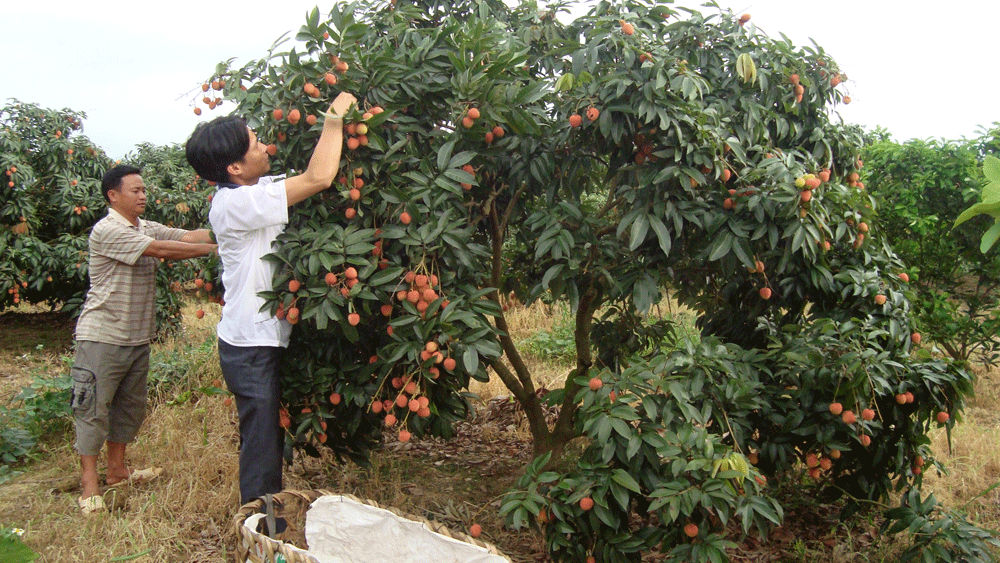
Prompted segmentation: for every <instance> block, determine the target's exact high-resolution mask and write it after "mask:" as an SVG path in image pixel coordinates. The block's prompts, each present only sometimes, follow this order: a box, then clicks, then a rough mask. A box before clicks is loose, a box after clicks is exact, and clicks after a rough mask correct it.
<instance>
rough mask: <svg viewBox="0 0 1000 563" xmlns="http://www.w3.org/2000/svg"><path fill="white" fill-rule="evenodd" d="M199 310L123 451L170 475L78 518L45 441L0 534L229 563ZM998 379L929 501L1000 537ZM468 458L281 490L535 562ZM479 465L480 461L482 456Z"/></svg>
mask: <svg viewBox="0 0 1000 563" xmlns="http://www.w3.org/2000/svg"><path fill="white" fill-rule="evenodd" d="M195 308H196V307H195V306H188V307H186V308H185V310H184V313H185V328H184V330H183V331H182V332H181V333H179V334H178V335H177V336H175V337H174V338H172V339H169V340H167V341H165V342H161V343H158V344H157V345H156V347H157V354H160V355H161V356H164V357H170V355H171V354H174V355H185V354H187V355H191V354H195V357H191V358H189V360H190V363H191V365H193V366H196V367H195V369H194V370H192V371H191V372H190V373H188V374H187V375H186V379H185V381H184V383H183V384H182V385H180V386H178V387H176V388H174V390H173V391H172V393H171V394H168V395H164V396H161V397H157V398H156V400H157V404H156V406H155V408H153V409H151V411H150V413H149V417H148V419H147V421H146V424H145V425H144V426H143V430H142V431H141V433H140V436H139V439H138V440H137V441H136V443H135V444H133V445H132V446H130V448H129V450H128V461H129V463H130V464H131V465H132V466H134V467H145V466H149V465H159V466H163V467H165V468H166V474H165V475H164V477H163V478H161V479H159V480H157V481H154V482H152V483H148V484H145V485H141V486H136V487H133V488H132V489H131V490H129V491H128V496H127V499H126V501H125V507H124V509H122V510H119V511H114V512H111V513H108V514H103V515H99V516H97V517H95V518H90V519H85V518H82V517H81V516H80V514H79V509H78V508H77V507H76V504H75V499H76V497H77V495H78V494H79V491H78V485H77V483H76V481H77V479H78V460H77V456H76V455H75V453H74V452H73V450H72V438H71V436H69V435H67V436H59V437H56V438H54V439H51V440H49V441H48V442H46V443H45V444H44V447H43V448H42V451H41V453H40V454H39V455H38V457H37V459H36V460H35V461H33V462H32V463H31V464H29V465H28V466H27V467H26V468H25V469H26V471H25V473H24V474H23V475H21V476H19V477H17V478H15V479H14V480H12V481H11V482H8V483H7V484H5V485H3V486H0V515H4V516H2V517H0V526H3V525H12V526H17V527H21V528H24V529H26V530H27V534H26V536H25V538H24V539H25V541H26V543H27V544H28V545H29V546H30V547H31V548H32V549H34V550H35V551H37V552H38V553H39V554H40V555H41V557H40V559H39V560H38V561H39V562H40V563H62V562H76V561H80V562H84V561H85V562H88V563H90V562H94V561H112V560H119V561H124V560H128V561H134V562H137V563H153V562H157V563H158V562H165V561H184V562H204V563H222V562H231V561H233V549H234V547H235V536H234V534H233V533H232V530H231V528H230V523H231V521H232V518H233V516H234V515H235V513H236V511H237V509H238V490H237V465H238V463H237V447H238V434H237V429H236V415H235V411H234V409H233V407H231V406H228V405H226V404H225V396H224V395H206V394H205V393H203V392H202V391H201V388H202V387H207V386H210V385H211V384H212V382H213V380H216V379H220V378H221V377H220V374H219V369H218V363H217V356H216V354H215V352H214V350H213V349H211V348H209V349H208V351H207V352H203V351H201V349H199V348H192V344H196V343H199V342H203V341H205V340H206V339H209V340H214V326H215V323H216V322H217V321H218V314H219V312H218V309H217V307H215V306H211V307H207V308H206V312H207V314H206V316H205V318H204V319H201V320H198V319H195V317H194V314H193V313H194V309H195ZM567 314H568V313H567V312H566V310H565V309H562V310H560V309H559V308H558V307H556V308H551V307H549V306H547V305H544V304H540V303H536V304H534V305H532V306H531V307H527V308H525V307H521V306H515V307H512V308H511V309H510V310H509V311H508V316H507V318H508V322H509V324H510V327H511V334H512V336H513V338H514V340H515V342H523V341H525V340H526V339H528V338H529V337H530V336H531V335H534V334H537V333H538V332H539V331H540V330H548V331H551V330H554V329H556V328H558V327H559V326H560V324H561V323H565V322H566V318H565V315H567ZM660 314H663V315H667V314H670V315H674V316H675V318H681V319H683V318H684V315H686V314H687V313H686V312H685V311H684V310H683V309H680V308H677V307H676V305H675V304H669V303H664V304H661V306H660ZM192 350H193V351H192ZM21 353H22V354H23V353H24V352H23V351H22V352H21ZM15 356H16V354H13V355H12V354H10V353H9V352H8V351H7V350H6V349H5V350H4V353H2V354H0V357H3V358H4V359H3V360H0V361H7V362H9V363H11V365H17V362H18V361H21V363H22V364H24V365H22V366H21V368H20V369H21V371H22V372H24V373H28V372H31V373H39V370H42V371H44V370H55V371H58V370H60V369H64V368H65V360H64V359H60V358H59V356H58V354H56V353H55V352H54V351H52V352H48V351H46V354H41V353H36V354H35V356H34V357H33V358H34V359H32V358H29V360H31V361H32V362H35V363H31V362H29V361H28V360H23V361H22V360H16V358H15ZM526 361H527V362H528V366H529V368H530V369H531V370H532V373H533V374H535V379H536V382H537V384H538V385H540V386H542V385H544V386H546V387H549V388H555V387H558V386H561V385H562V380H563V378H564V377H565V376H566V374H567V372H568V370H569V366H567V365H565V364H561V363H560V362H555V361H552V360H551V359H549V358H539V357H532V356H530V355H528V356H526ZM25 362H27V363H25ZM40 366H41V367H40ZM44 366H47V367H44ZM10 379H11V380H13V378H10ZM21 379H23V375H22V376H21ZM998 380H1000V373H998V372H983V373H980V374H979V383H978V385H977V393H978V395H977V397H976V398H975V399H974V400H973V401H972V402H971V404H970V406H969V408H968V409H967V411H966V414H965V419H964V421H963V422H962V423H961V424H959V425H958V426H957V427H956V429H955V431H954V432H953V433H952V436H951V444H952V449H951V451H950V453H949V449H948V441H947V436H946V435H945V433H944V432H943V431H941V432H937V433H935V435H934V436H933V438H934V443H933V448H934V451H935V453H936V456H937V457H938V458H939V459H940V460H942V461H944V462H945V464H946V465H947V466H948V467H949V470H950V474H949V475H947V476H939V475H937V474H936V472H935V471H933V470H928V474H927V475H926V477H925V487H926V489H927V490H928V491H933V492H934V493H935V495H936V497H937V498H938V500H939V501H941V502H942V503H943V504H944V505H945V506H947V507H950V508H955V507H960V506H962V505H964V504H966V503H968V511H969V515H970V518H971V519H973V520H974V521H976V522H978V523H980V524H981V525H984V526H986V527H992V528H997V527H1000V510H998V504H997V499H998V491H997V490H993V491H991V492H989V493H987V494H985V495H982V496H978V495H981V494H982V493H983V491H985V490H986V489H988V488H989V487H991V486H992V485H993V484H994V483H996V482H997V481H998V480H1000V448H997V446H996V445H997V443H998V441H1000V424H998V423H1000V385H998V384H997V383H998ZM4 383H5V381H3V380H0V398H2V397H4V395H3V393H4V392H8V393H9V392H10V388H11V387H10V386H9V385H4ZM472 390H473V391H474V392H476V393H478V394H479V395H480V396H481V397H482V398H484V399H490V398H494V397H498V396H503V395H507V394H508V392H507V390H506V388H504V387H503V386H502V385H501V384H500V383H499V382H495V381H491V382H490V383H488V384H478V383H477V384H475V385H474V387H473V389H472ZM8 396H9V395H8ZM473 431H474V432H477V433H479V435H478V436H473V437H471V438H465V439H468V440H472V441H475V440H480V441H481V440H483V438H484V437H486V438H490V439H491V440H498V441H503V440H510V441H511V442H512V443H516V441H517V440H518V439H523V438H524V437H525V436H524V434H523V433H520V434H517V435H513V436H512V435H511V433H509V432H508V431H507V430H505V429H503V428H487V427H483V428H476V429H474V430H473ZM471 447H474V443H472V442H470V443H468V444H466V443H463V442H459V444H458V445H454V444H437V443H429V442H425V443H423V444H421V441H415V442H411V443H410V444H406V445H402V444H393V443H389V444H388V447H387V449H386V450H384V451H381V452H378V453H376V454H375V455H374V456H373V459H372V466H371V468H369V469H367V470H365V469H362V468H359V467H357V466H353V465H347V466H344V465H340V464H338V463H337V462H336V461H335V460H334V459H332V458H330V457H324V458H320V459H313V458H305V457H303V456H298V457H297V458H296V461H295V463H294V464H293V466H292V467H291V468H288V469H286V472H285V487H286V488H288V489H316V488H329V489H332V490H338V491H344V492H349V493H352V494H355V495H358V496H360V497H363V498H369V499H373V500H375V501H377V502H379V503H382V504H385V505H389V506H395V507H398V508H400V509H401V510H404V511H408V512H411V513H414V514H420V515H425V516H428V517H432V518H437V519H440V520H444V521H447V522H448V523H449V524H451V525H452V526H453V527H455V528H456V529H461V527H462V526H464V525H467V524H468V523H469V522H470V521H472V520H476V521H478V522H480V523H481V524H483V527H484V529H485V530H487V532H486V534H485V535H487V536H488V538H487V539H488V540H489V541H493V542H494V543H496V544H497V545H498V546H500V548H501V549H502V550H504V551H506V552H508V553H509V554H511V555H512V556H514V558H515V560H526V559H527V556H529V555H530V556H534V555H537V554H538V553H539V552H540V551H541V546H540V542H539V539H538V537H537V536H536V535H534V534H531V533H521V534H515V533H513V532H509V531H507V530H505V529H504V528H503V526H502V522H501V521H500V520H499V517H498V514H497V505H496V499H497V498H498V495H499V494H501V493H502V492H503V490H504V489H505V488H506V487H507V486H509V485H510V483H511V479H512V475H510V474H507V475H504V474H503V473H502V472H500V471H499V470H498V473H496V474H495V475H494V474H490V475H484V474H483V471H482V466H481V465H477V463H480V462H479V461H478V460H477V456H476V455H475V454H474V453H470V452H471V450H470V448H471ZM449 449H452V450H454V455H448V454H444V453H442V452H444V451H446V450H449ZM479 457H483V458H484V459H487V460H488V459H489V454H485V455H483V456H479ZM484 477H485V478H484ZM977 496H978V498H977ZM839 541H840V542H841V543H840V544H838V545H837V546H835V548H834V554H836V553H841V554H842V555H838V556H837V557H835V559H836V560H838V561H855V560H859V561H860V560H873V561H893V560H894V559H893V557H892V555H888V556H887V555H884V554H882V553H873V552H871V551H868V552H867V554H866V555H862V554H863V553H864V550H863V549H861V548H860V547H858V546H855V545H853V544H851V545H848V544H850V543H851V541H852V538H850V537H847V538H846V539H844V538H843V537H841V538H840V540H839ZM869 547H870V546H869ZM882 549H883V550H884V549H886V545H883V546H882ZM894 549H898V546H897V547H895V548H894ZM838 550H839V552H838ZM890 552H891V550H890ZM803 553H805V552H803ZM845 553H846V554H848V555H843V554H845ZM816 555H819V557H820V558H823V557H824V554H819V553H812V556H810V557H811V558H815V556H816ZM825 555H827V556H829V555H830V554H829V553H826V554H825ZM859 557H860V558H859ZM791 560H804V559H789V561H791Z"/></svg>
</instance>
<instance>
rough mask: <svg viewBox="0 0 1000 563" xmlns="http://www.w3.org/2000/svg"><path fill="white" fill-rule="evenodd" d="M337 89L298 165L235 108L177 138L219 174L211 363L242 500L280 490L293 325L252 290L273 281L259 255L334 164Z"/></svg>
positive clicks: (200, 168)
mask: <svg viewBox="0 0 1000 563" xmlns="http://www.w3.org/2000/svg"><path fill="white" fill-rule="evenodd" d="M356 101H357V100H355V98H354V96H352V95H351V94H348V93H346V92H344V93H341V94H339V95H338V96H337V97H336V99H334V101H333V103H332V104H331V105H330V109H329V111H328V112H327V114H326V118H325V121H324V123H323V132H322V133H321V135H320V138H319V140H318V141H317V143H316V148H315V149H313V154H312V156H311V157H310V159H309V164H308V166H307V167H306V170H305V172H303V173H302V174H300V175H297V176H291V177H287V178H277V177H271V176H265V174H267V173H268V172H269V171H270V161H269V159H268V156H267V145H266V144H264V143H262V142H261V141H260V140H259V139H258V138H257V135H256V134H255V133H254V132H253V131H251V130H250V129H249V128H248V127H247V125H246V122H245V121H244V120H243V119H242V118H239V117H236V116H226V117H220V118H217V119H215V120H213V121H210V122H207V123H200V124H199V125H198V127H196V128H195V130H194V133H192V134H191V137H190V138H189V139H188V141H187V145H186V147H185V150H186V156H187V160H188V163H190V164H191V166H192V167H193V168H194V169H195V171H196V172H197V173H198V174H199V175H200V176H201V177H202V178H204V179H206V180H209V181H213V182H216V183H218V185H219V190H218V192H216V194H215V195H214V196H213V199H212V208H211V210H210V211H209V215H208V220H209V222H210V223H211V225H212V231H213V232H214V234H215V237H216V240H217V242H218V243H219V256H220V257H221V258H222V283H223V286H224V287H225V296H224V300H225V305H224V306H223V308H222V320H221V321H220V322H219V325H218V335H219V362H220V364H221V365H222V374H223V377H224V378H225V380H226V386H227V387H228V388H229V390H230V391H231V392H232V393H233V395H234V396H235V398H236V408H237V412H238V415H239V424H240V502H241V504H242V503H247V502H249V501H251V500H254V499H255V498H258V497H260V496H263V495H264V494H266V493H277V492H279V491H281V488H282V486H281V471H282V452H283V444H284V435H283V430H282V428H281V426H280V422H279V411H280V408H281V403H280V400H281V382H280V378H279V373H278V359H279V355H280V351H281V349H282V348H286V347H287V346H288V340H289V336H290V335H291V325H290V324H289V323H288V322H287V321H285V320H279V319H277V318H275V317H273V316H272V315H271V314H270V313H268V312H261V311H260V309H261V306H262V305H263V304H264V300H263V299H262V298H261V297H259V296H258V293H260V292H262V291H269V290H271V289H272V285H271V284H272V280H273V278H274V265H273V264H272V263H270V262H267V261H265V260H264V259H263V257H264V256H265V255H267V254H269V253H270V252H271V251H272V244H273V243H274V240H275V239H276V238H277V236H278V235H279V234H281V232H282V231H284V229H285V225H286V224H287V223H288V207H289V206H291V205H294V204H296V203H298V202H300V201H302V200H304V199H306V198H308V197H310V196H312V195H315V194H317V193H319V192H321V191H323V190H325V189H327V188H329V187H330V186H331V185H332V184H333V182H334V180H335V178H336V175H337V171H338V170H339V168H340V155H341V149H342V148H343V145H344V131H343V125H344V120H343V115H344V113H345V112H347V110H348V109H350V107H351V106H352V105H353V104H355V103H356Z"/></svg>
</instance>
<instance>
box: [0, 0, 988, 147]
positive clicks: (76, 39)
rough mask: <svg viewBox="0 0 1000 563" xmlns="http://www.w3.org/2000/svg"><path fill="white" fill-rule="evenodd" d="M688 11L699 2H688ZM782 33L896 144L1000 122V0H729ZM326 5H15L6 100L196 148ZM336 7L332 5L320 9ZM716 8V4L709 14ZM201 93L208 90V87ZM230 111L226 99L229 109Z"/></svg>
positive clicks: (109, 142)
mask: <svg viewBox="0 0 1000 563" xmlns="http://www.w3.org/2000/svg"><path fill="white" fill-rule="evenodd" d="M676 4H677V5H685V6H694V7H697V6H699V5H700V4H701V2H697V1H690V0H682V1H678V2H677V3H676ZM719 4H720V5H721V6H723V7H729V8H732V9H733V11H734V12H736V13H749V14H751V16H752V21H753V23H754V24H755V25H757V26H758V28H760V29H761V30H763V31H764V32H766V33H767V34H768V35H771V36H774V37H779V33H784V34H785V35H787V36H788V37H789V38H790V39H791V40H792V41H794V42H795V43H796V44H797V45H804V44H808V42H809V40H810V38H812V39H814V40H815V41H816V42H817V43H818V44H819V45H821V46H822V47H823V48H824V49H825V50H826V51H827V53H828V54H829V55H831V56H832V57H833V58H834V59H836V60H837V62H838V64H839V65H840V68H841V70H842V71H843V72H845V73H846V74H847V75H848V77H849V80H848V82H847V83H845V84H843V85H842V86H841V88H842V89H845V90H846V91H847V92H849V94H850V96H851V97H852V98H853V102H852V103H851V105H849V106H841V107H840V108H839V111H840V115H841V116H842V117H843V118H844V120H845V121H847V122H849V123H858V124H861V125H864V126H866V127H868V128H874V127H875V126H878V125H881V126H883V127H885V128H886V129H888V130H889V131H890V132H891V133H892V135H893V137H894V138H896V139H897V140H900V141H903V140H906V139H910V138H929V137H932V138H946V139H958V138H960V137H974V136H976V134H977V129H978V127H979V126H989V125H990V124H991V123H993V122H995V121H1000V63H998V62H997V60H998V59H997V56H996V55H997V52H998V47H997V45H998V43H997V40H996V37H997V35H996V32H995V29H996V26H997V25H998V24H997V22H1000V2H996V1H993V0H952V1H950V2H934V3H932V2H928V1H923V0H910V1H906V2H903V1H899V0H866V1H863V2H862V1H857V0H838V1H837V2H818V1H815V0H812V1H802V0H797V1H789V0H746V1H743V2H735V1H732V0H719ZM315 5H317V2H316V0H279V1H273V0H272V1H268V2H262V1H258V0H241V1H240V2H237V3H235V4H230V3H228V2H204V1H198V2H189V1H188V0H174V1H172V2H148V3H147V2H142V1H136V0H130V1H128V2H125V1H121V0H110V1H104V0H97V1H94V2H80V1H79V0H72V1H68V0H54V1H53V0H49V1H44V2H18V3H16V4H14V5H9V6H5V7H4V8H3V12H2V17H3V22H4V29H3V32H2V33H0V70H2V72H0V103H3V104H6V103H7V101H8V100H9V99H10V98H16V99H18V100H21V101H23V102H33V103H37V104H38V105H40V106H42V107H45V108H50V109H61V108H70V109H74V110H79V111H84V112H86V113H87V119H86V120H85V121H84V134H86V135H87V136H88V137H90V138H91V139H92V140H93V141H94V142H95V143H96V144H98V145H99V146H101V147H103V148H104V149H105V150H106V151H108V153H109V155H110V156H111V157H113V158H118V157H121V156H124V155H125V154H126V153H128V152H129V151H131V150H132V148H133V147H134V146H135V145H136V144H138V143H141V142H151V143H154V144H159V145H163V144H169V143H182V142H184V140H185V139H186V138H187V135H188V134H190V132H191V130H192V129H193V128H194V126H195V124H196V123H197V122H198V121H199V120H201V119H206V118H211V117H214V116H216V115H220V110H216V111H213V112H209V111H205V112H204V113H203V114H202V117H200V118H199V117H196V116H195V115H194V113H193V112H192V105H191V102H192V99H193V98H194V92H195V89H196V88H198V86H199V85H200V83H201V80H202V79H204V78H205V77H207V76H209V75H210V74H211V73H212V72H213V70H214V68H215V65H216V63H218V62H220V61H223V60H226V59H229V58H233V57H235V58H236V60H237V63H243V62H246V61H249V60H251V59H254V58H260V57H262V56H264V55H265V54H266V52H267V49H268V48H269V47H270V46H271V44H272V43H273V42H274V40H275V39H277V38H278V37H279V36H280V35H281V34H282V33H284V32H286V31H293V35H294V30H297V29H298V27H299V26H300V25H301V24H302V23H303V21H304V20H305V14H306V13H307V12H308V11H309V10H310V9H311V8H312V7H313V6H315ZM319 5H320V10H321V11H323V12H326V11H328V8H329V6H331V5H332V4H331V3H329V2H323V3H320V4H319ZM700 10H701V11H702V12H703V13H710V12H712V11H714V8H700ZM199 97H200V95H199ZM224 108H225V106H223V109H224Z"/></svg>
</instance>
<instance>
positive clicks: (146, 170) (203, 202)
mask: <svg viewBox="0 0 1000 563" xmlns="http://www.w3.org/2000/svg"><path fill="white" fill-rule="evenodd" d="M85 117H86V116H85V115H84V114H83V113H80V112H75V111H72V110H68V109H65V110H58V111H57V110H49V109H44V108H40V107H38V106H37V105H35V104H28V103H22V102H19V101H17V100H11V101H10V103H9V104H8V105H6V106H4V107H3V108H0V169H2V171H3V180H2V182H0V308H6V307H10V306H12V305H18V304H21V303H41V304H46V305H49V306H54V307H57V308H59V309H60V310H62V311H65V312H69V313H72V314H77V313H78V312H79V307H80V306H81V305H83V298H84V296H85V294H86V291H87V288H88V287H89V284H90V280H89V277H88V270H87V260H88V256H87V238H88V237H89V236H90V229H91V227H93V225H94V223H96V222H97V221H98V220H100V219H101V218H103V217H104V215H105V214H106V213H107V204H106V203H105V202H104V198H103V197H102V196H101V189H100V184H101V177H102V176H103V175H104V173H105V172H106V171H107V170H108V169H109V168H110V167H111V166H114V164H115V163H114V162H112V160H111V159H110V158H108V156H107V155H106V154H105V152H104V151H103V150H102V149H101V148H100V147H97V146H96V145H94V144H93V143H92V142H91V141H90V139H88V138H87V137H86V136H84V135H83V134H82V133H81V128H82V126H83V120H84V119H85ZM125 161H126V162H127V163H128V164H134V165H137V166H139V167H140V168H142V169H143V178H144V180H145V183H146V185H147V187H148V194H149V204H148V206H147V210H146V212H145V213H144V215H143V217H144V218H145V219H150V220H154V221H159V222H161V223H164V224H167V225H172V226H177V227H180V228H186V229H194V228H203V227H204V226H206V225H207V221H206V216H207V213H208V202H209V201H210V199H209V197H210V196H209V195H208V192H207V191H206V190H207V188H208V185H207V184H206V183H205V182H204V181H200V180H199V179H198V178H197V177H196V176H195V175H194V172H193V171H192V170H191V168H190V167H189V166H187V163H186V161H185V160H184V154H183V151H182V150H181V149H180V148H179V147H177V146H173V147H155V146H152V145H143V146H141V147H139V148H138V149H137V150H136V151H135V152H133V153H131V154H130V155H128V157H126V159H125ZM201 264H205V265H209V264H210V262H208V261H201V262H196V261H185V262H181V263H177V264H174V263H166V264H165V268H161V269H159V270H158V273H157V280H158V281H157V283H158V285H159V287H160V288H161V291H158V292H157V309H156V311H157V326H158V327H159V329H160V330H170V329H172V328H175V327H176V326H177V325H178V323H179V320H180V319H179V314H180V304H181V303H180V298H181V295H182V294H181V293H180V291H181V290H183V289H190V290H191V291H195V290H196V289H195V288H194V287H193V286H192V283H193V281H194V279H195V278H196V277H197V275H196V274H197V272H198V271H199V270H201V269H203V266H201ZM217 292H218V291H217V290H216V291H215V292H214V293H217Z"/></svg>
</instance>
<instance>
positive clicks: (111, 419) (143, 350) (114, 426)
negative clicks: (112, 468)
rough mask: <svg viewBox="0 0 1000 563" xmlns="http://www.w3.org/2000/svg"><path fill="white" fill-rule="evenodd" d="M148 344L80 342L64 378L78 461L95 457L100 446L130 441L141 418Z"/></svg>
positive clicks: (143, 404) (143, 414)
mask: <svg viewBox="0 0 1000 563" xmlns="http://www.w3.org/2000/svg"><path fill="white" fill-rule="evenodd" d="M148 373H149V344H143V345H142V346H117V345H114V344H105V343H103V342H90V341H87V340H81V341H78V342H77V343H76V357H75V359H74V361H73V367H72V368H71V369H70V374H71V375H72V376H73V394H72V395H71V399H70V403H71V405H72V407H73V418H74V421H75V423H76V444H75V445H74V447H75V448H76V451H77V453H78V454H80V455H98V454H100V453H101V448H103V447H104V443H105V442H115V443H118V444H127V443H129V442H131V441H132V440H135V437H136V435H137V434H138V433H139V427H140V426H142V421H143V420H144V419H145V418H146V375H147V374H148Z"/></svg>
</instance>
